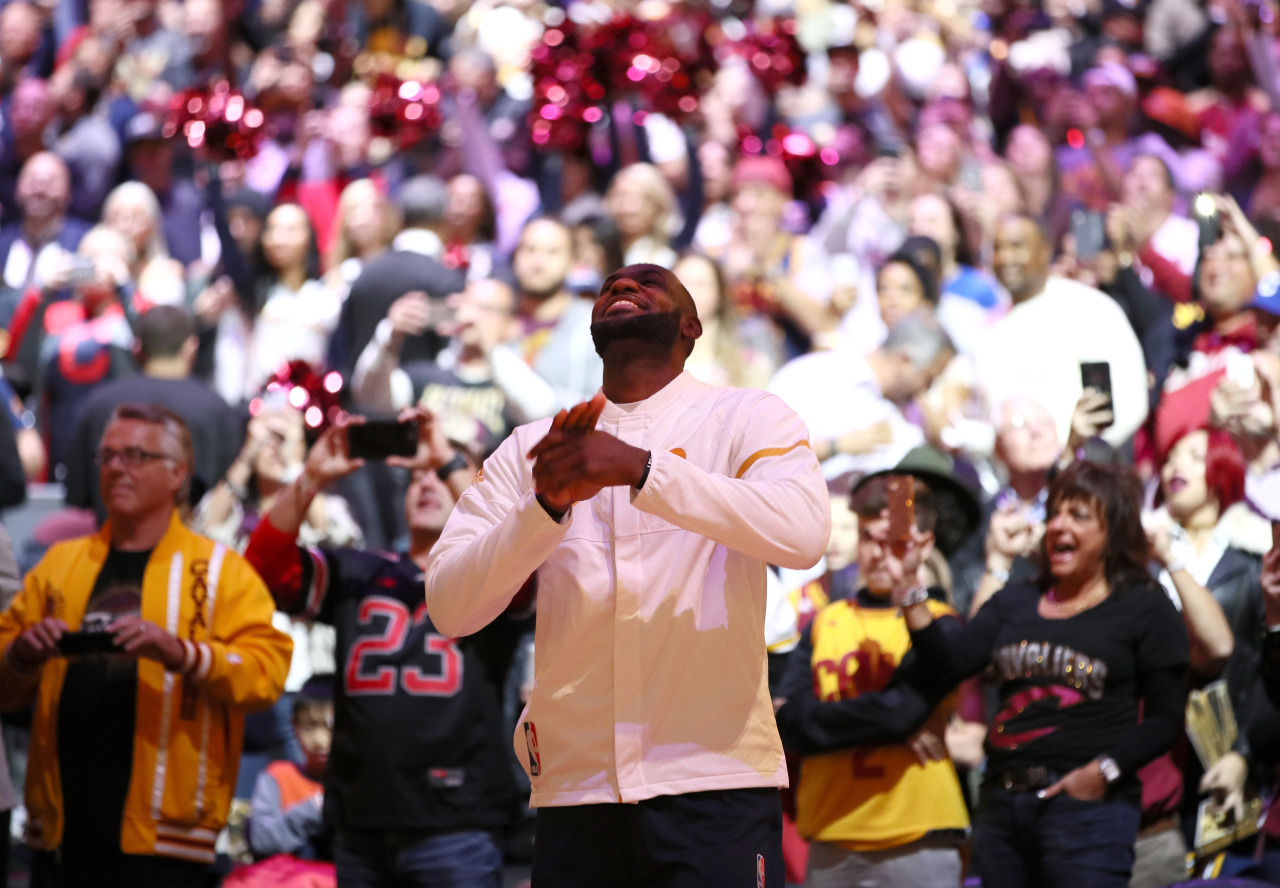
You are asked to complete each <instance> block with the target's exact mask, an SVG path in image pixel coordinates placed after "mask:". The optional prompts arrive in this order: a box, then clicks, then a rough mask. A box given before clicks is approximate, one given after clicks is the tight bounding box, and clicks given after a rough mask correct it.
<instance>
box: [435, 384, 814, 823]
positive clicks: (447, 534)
mask: <svg viewBox="0 0 1280 888" xmlns="http://www.w3.org/2000/svg"><path fill="white" fill-rule="evenodd" d="M549 425H550V423H549V421H547V420H543V421H541V422H536V423H531V424H529V425H525V426H521V427H520V428H518V429H516V430H515V432H514V433H513V434H512V435H511V436H510V437H509V438H508V439H507V440H506V441H505V442H504V443H503V444H502V446H501V447H499V448H498V450H497V452H495V453H494V454H493V456H491V457H490V458H489V459H488V460H486V461H485V464H484V467H483V470H482V471H481V473H480V475H478V476H477V479H476V482H475V483H473V484H472V485H471V487H470V488H469V489H468V490H467V491H466V493H465V494H463V496H462V498H461V499H460V500H459V502H458V505H457V507H456V508H455V509H454V511H453V514H452V515H451V516H450V518H449V521H448V523H447V525H446V526H445V529H444V533H443V535H442V536H441V538H440V540H439V542H437V543H436V545H435V547H434V548H433V549H432V552H431V561H430V564H429V566H428V568H427V610H428V612H429V613H430V615H431V620H432V622H433V623H434V624H435V626H436V627H437V629H439V631H441V632H443V633H446V634H448V635H453V636H459V635H467V634H469V633H472V632H475V631H476V630H478V629H480V628H481V627H482V626H484V625H485V624H487V623H488V622H489V621H491V620H493V619H494V618H495V617H497V616H498V615H499V614H500V613H502V611H503V610H504V609H505V608H506V607H507V605H508V603H509V602H510V601H511V598H512V596H513V595H514V593H515V592H516V591H517V590H518V589H519V588H520V586H521V585H522V584H523V583H524V581H525V580H526V579H527V578H528V577H529V575H530V574H532V573H534V572H535V571H536V572H537V574H538V620H537V632H536V646H535V647H536V651H537V654H536V657H535V664H536V665H535V682H534V689H533V695H532V698H531V699H530V701H529V704H528V706H526V708H525V712H524V714H523V716H522V717H521V719H520V725H519V726H518V728H517V732H516V751H517V754H518V756H519V757H520V758H521V760H522V761H523V763H524V765H525V769H526V770H527V771H528V772H529V775H530V779H531V782H532V785H533V795H532V799H531V804H532V805H533V806H535V807H538V806H544V805H545V806H554V805H578V804H590V803H597V802H619V801H622V802H635V801H640V800H643V799H647V798H652V797H654V796H660V795H673V794H677V793H686V792H697V791H703V790H713V789H738V788H747V787H768V786H785V785H786V783H787V773H786V765H785V763H784V762H783V757H782V744H781V742H780V741H779V739H778V732H777V728H776V726H775V724H774V720H773V707H772V705H771V701H770V697H769V687H768V675H767V665H766V657H765V640H764V612H765V564H766V563H773V564H777V565H781V566H784V567H791V568H805V567H809V566H810V565H812V564H814V563H815V562H817V560H818V559H819V557H820V556H821V555H822V553H823V550H824V548H825V547H826V543H827V539H828V537H829V536H830V530H831V518H830V510H829V507H828V505H827V489H826V485H825V483H824V482H823V478H822V472H821V470H820V468H819V466H818V461H817V459H816V458H815V457H814V455H813V451H812V450H811V449H810V448H809V446H808V433H807V432H806V430H805V427H804V425H803V424H802V423H801V422H800V420H799V419H798V418H797V417H796V415H795V414H794V413H793V412H792V411H791V410H790V408H788V407H787V406H786V405H785V404H784V403H783V402H782V401H781V400H780V399H779V398H777V397H775V396H773V395H770V394H766V393H765V392H760V391H754V390H749V389H733V388H720V387H716V386H710V385H706V384H704V383H702V382H699V381H698V380H696V379H694V378H693V377H692V376H690V375H689V374H688V373H684V374H682V375H681V376H679V377H678V378H677V379H675V380H673V381H672V382H671V383H669V384H668V385H667V386H666V387H665V388H663V389H662V390H661V391H659V392H658V393H657V394H655V395H654V396H652V397H651V398H648V399H647V400H644V401H641V402H638V403H635V404H625V405H619V404H613V403H609V404H608V405H607V406H606V407H605V410H604V413H603V415H602V416H601V419H600V422H599V424H598V425H597V428H598V429H599V430H601V431H604V432H608V433H609V434H612V435H615V436H616V437H618V438H620V439H621V440H623V441H626V442H627V443H629V444H632V445H634V446H636V447H643V448H645V449H647V450H649V451H651V453H652V455H653V463H652V468H651V469H650V471H649V476H648V478H647V479H646V480H645V483H644V486H643V488H642V489H641V490H639V491H636V490H635V489H633V488H631V487H608V488H605V489H604V490H603V491H601V492H600V493H599V494H598V495H597V496H595V497H593V498H592V499H590V500H585V501H583V502H579V503H577V504H576V505H575V506H574V507H573V508H572V510H571V511H570V512H569V514H567V515H566V516H564V518H563V519H562V520H561V521H560V522H559V523H557V522H556V521H554V520H552V518H551V517H550V516H549V515H548V514H547V513H546V511H545V510H544V509H543V508H542V507H541V506H540V505H539V504H538V502H537V501H536V500H535V498H534V489H533V475H532V467H533V463H532V461H531V460H530V459H528V458H527V456H526V454H527V453H528V452H529V450H530V449H531V448H532V447H533V446H534V444H536V443H537V442H538V441H539V440H541V438H542V437H543V435H545V434H546V432H547V429H548V427H549Z"/></svg>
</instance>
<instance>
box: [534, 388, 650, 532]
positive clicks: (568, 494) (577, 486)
mask: <svg viewBox="0 0 1280 888" xmlns="http://www.w3.org/2000/svg"><path fill="white" fill-rule="evenodd" d="M604 405H605V397H604V395H603V394H602V393H600V392H597V393H596V395H595V397H593V398H592V399H591V400H590V401H584V402H582V403H581V404H578V405H576V406H574V407H573V408H572V409H568V410H561V411H560V412H559V413H557V414H556V415H555V418H553V419H552V420H551V428H550V429H549V430H548V431H547V434H546V435H545V436H543V438H542V440H541V441H539V442H538V443H537V444H535V445H533V448H532V449H531V450H530V451H529V453H528V456H529V459H532V460H533V461H534V462H533V485H534V489H535V490H536V491H537V494H538V496H539V498H541V500H542V502H543V504H544V505H546V506H547V507H548V508H550V509H553V510H555V511H557V512H560V513H562V514H563V513H564V512H567V511H569V507H570V506H572V505H573V504H574V503H576V502H578V501H579V500H585V499H591V497H593V496H595V495H596V494H597V493H599V492H600V491H601V490H603V489H604V488H606V487H621V486H622V485H631V486H635V485H637V484H639V483H640V481H641V480H642V479H643V478H644V472H645V467H646V466H647V465H648V462H649V453H648V451H646V450H641V449H640V448H639V447H632V446H631V445H630V444H627V443H626V442H625V441H622V440H620V439H618V438H615V437H614V436H613V435H610V434H609V433H608V432H600V431H597V430H596V422H597V421H599V419H600V414H601V413H602V412H603V410H604Z"/></svg>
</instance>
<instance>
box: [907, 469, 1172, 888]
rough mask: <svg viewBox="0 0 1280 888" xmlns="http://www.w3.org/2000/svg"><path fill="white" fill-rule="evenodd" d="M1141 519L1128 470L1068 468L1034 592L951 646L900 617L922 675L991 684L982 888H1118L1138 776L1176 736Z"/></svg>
mask: <svg viewBox="0 0 1280 888" xmlns="http://www.w3.org/2000/svg"><path fill="white" fill-rule="evenodd" d="M1140 503H1141V486H1140V484H1139V482H1138V479H1137V477H1136V476H1135V475H1134V474H1133V472H1132V471H1131V470H1129V469H1126V468H1120V467H1115V466H1102V465H1098V464H1096V463H1089V462H1077V463H1075V464H1073V465H1072V466H1070V467H1069V468H1067V469H1066V470H1064V471H1063V472H1062V473H1061V474H1060V475H1059V476H1058V477H1057V478H1056V479H1054V481H1053V483H1052V485H1051V486H1050V488H1049V500H1048V512H1047V516H1048V517H1047V521H1046V525H1045V533H1044V542H1043V552H1042V554H1043V564H1044V566H1043V568H1042V571H1041V576H1040V579H1039V581H1038V583H1015V584H1012V585H1010V586H1007V587H1005V588H1004V589H1002V590H1001V591H999V592H997V593H996V594H995V595H994V596H993V597H992V598H991V600H990V601H989V602H987V604H986V605H984V606H983V608H982V610H981V611H979V612H978V614H977V615H976V616H975V617H974V619H973V621H972V622H971V623H970V624H969V625H968V626H965V627H963V628H956V629H954V631H952V627H951V626H947V627H944V625H943V624H941V623H933V621H932V619H931V617H930V616H929V612H928V609H927V608H926V607H924V606H923V603H917V604H911V605H909V606H908V607H907V608H906V616H907V623H908V625H909V626H910V627H911V628H912V630H913V632H912V637H913V642H912V644H913V647H914V648H915V649H916V651H917V655H918V656H919V657H920V658H921V661H922V665H927V670H928V671H930V672H931V673H932V674H935V675H945V676H946V678H945V679H944V680H945V682H946V683H947V684H955V683H957V682H959V681H960V680H961V679H963V678H965V677H967V676H969V675H973V674H975V673H977V672H980V671H981V670H982V669H984V668H986V667H987V666H988V665H990V666H991V668H992V671H993V673H994V678H995V681H996V682H997V684H998V688H999V694H1000V711H999V713H998V714H997V715H996V716H995V718H994V719H993V721H992V724H991V729H990V731H989V733H988V735H987V744H986V745H987V777H986V782H985V783H984V785H983V792H982V803H981V806H980V810H979V814H978V818H977V823H976V827H975V834H974V849H975V860H976V863H977V868H978V871H979V874H980V875H981V876H982V882H983V884H984V885H999V886H1001V888H1017V886H1022V885H1036V886H1040V885H1044V886H1055V888H1056V886H1062V888H1067V886H1079V885H1088V886H1091V888H1109V886H1117V888H1123V886H1126V885H1127V884H1128V882H1129V874H1130V870H1131V869H1132V866H1133V857H1134V851H1133V847H1134V841H1135V839H1136V837H1137V831H1138V816H1139V802H1140V797H1141V786H1140V784H1139V783H1138V779H1137V771H1138V768H1139V767H1141V766H1142V765H1144V764H1146V763H1147V762H1149V761H1151V760H1152V759H1153V758H1155V757H1156V756H1158V755H1160V754H1161V753H1162V752H1164V751H1165V750H1167V749H1168V748H1169V747H1170V746H1171V745H1172V744H1173V742H1174V740H1175V739H1176V737H1177V736H1178V734H1179V733H1180V732H1181V730H1182V722H1183V710H1184V707H1185V703H1186V672H1187V659H1188V643H1187V634H1186V629H1185V628H1184V627H1183V623H1182V619H1181V617H1180V616H1179V614H1178V612H1177V611H1176V610H1175V609H1174V607H1173V604H1172V603H1171V602H1170V600H1169V598H1168V597H1167V596H1166V595H1165V594H1164V592H1163V591H1161V589H1160V587H1159V586H1157V585H1156V584H1155V581H1154V580H1153V579H1152V577H1151V576H1150V574H1149V573H1148V571H1147V540H1146V537H1145V536H1144V534H1143V530H1142V524H1141V522H1140V520H1139V508H1140ZM909 600H914V596H911V597H910V599H909ZM948 622H949V621H948ZM934 690H937V689H934Z"/></svg>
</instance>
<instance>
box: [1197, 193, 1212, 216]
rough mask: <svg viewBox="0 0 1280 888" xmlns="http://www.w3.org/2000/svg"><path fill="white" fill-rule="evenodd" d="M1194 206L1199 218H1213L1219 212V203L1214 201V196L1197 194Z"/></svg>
mask: <svg viewBox="0 0 1280 888" xmlns="http://www.w3.org/2000/svg"><path fill="white" fill-rule="evenodd" d="M1194 206H1195V212H1196V215H1197V216H1212V215H1213V214H1214V213H1216V212H1218V202H1217V201H1215V200H1214V199H1213V195H1212V194H1204V193H1201V194H1197V195H1196V201H1195V205H1194Z"/></svg>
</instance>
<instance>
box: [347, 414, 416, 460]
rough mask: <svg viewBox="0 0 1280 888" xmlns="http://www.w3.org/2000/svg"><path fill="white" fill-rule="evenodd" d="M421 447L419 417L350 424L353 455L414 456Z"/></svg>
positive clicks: (348, 434)
mask: <svg viewBox="0 0 1280 888" xmlns="http://www.w3.org/2000/svg"><path fill="white" fill-rule="evenodd" d="M417 451H418V421H417V420H416V419H411V420H409V421H408V422H396V421H394V420H392V421H374V422H362V423H360V424H358V425H352V426H347V455H348V456H350V457H351V458H352V459H386V458H387V457H388V456H413V455H414V454H415V453H417Z"/></svg>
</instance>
